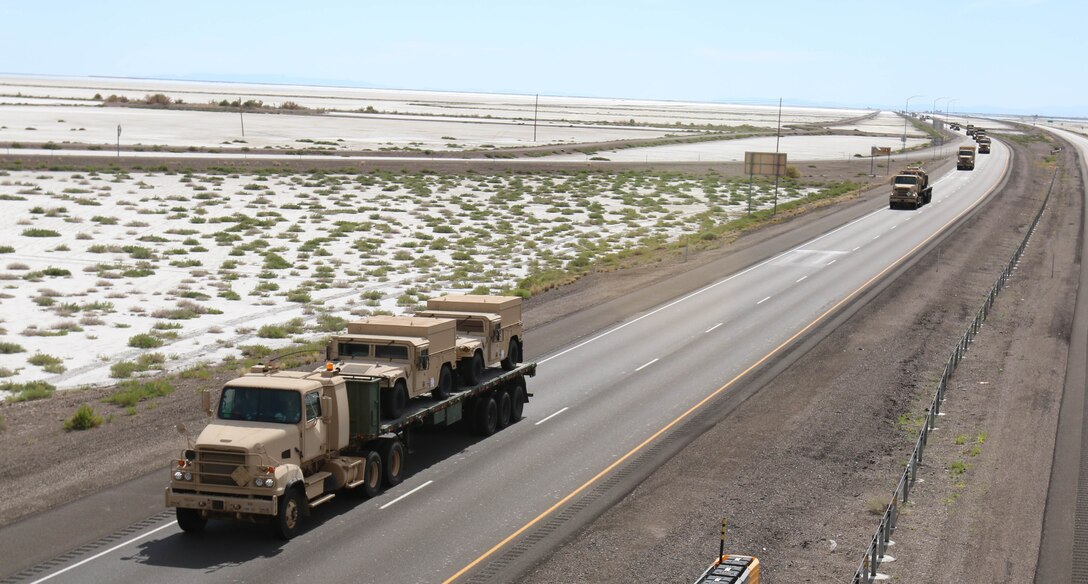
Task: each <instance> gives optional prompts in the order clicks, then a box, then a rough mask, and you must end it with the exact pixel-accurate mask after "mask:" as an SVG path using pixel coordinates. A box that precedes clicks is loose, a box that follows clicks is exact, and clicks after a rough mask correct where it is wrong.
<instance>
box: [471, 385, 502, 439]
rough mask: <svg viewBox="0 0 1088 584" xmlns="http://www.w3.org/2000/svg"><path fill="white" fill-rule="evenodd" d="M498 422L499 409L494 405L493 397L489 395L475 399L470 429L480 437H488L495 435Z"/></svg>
mask: <svg viewBox="0 0 1088 584" xmlns="http://www.w3.org/2000/svg"><path fill="white" fill-rule="evenodd" d="M498 422H499V407H498V405H497V404H496V403H495V396H493V395H491V394H490V393H487V394H484V395H482V396H480V397H479V398H477V399H476V404H475V407H473V408H472V429H473V430H475V432H476V434H478V435H480V436H490V435H492V434H494V433H495V429H496V428H497V427H498Z"/></svg>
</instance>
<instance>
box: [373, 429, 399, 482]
mask: <svg viewBox="0 0 1088 584" xmlns="http://www.w3.org/2000/svg"><path fill="white" fill-rule="evenodd" d="M378 448H379V450H380V452H381V457H382V483H384V484H385V486H386V487H395V486H397V485H399V484H400V481H401V480H402V479H403V478H404V460H405V458H406V456H405V455H406V453H405V451H404V443H403V442H401V441H400V440H398V439H396V438H389V439H386V440H383V441H382V444H381V445H380V446H379V447H378Z"/></svg>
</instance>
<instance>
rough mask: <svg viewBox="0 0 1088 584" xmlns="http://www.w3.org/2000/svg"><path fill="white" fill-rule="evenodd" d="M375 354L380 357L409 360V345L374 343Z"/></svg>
mask: <svg viewBox="0 0 1088 584" xmlns="http://www.w3.org/2000/svg"><path fill="white" fill-rule="evenodd" d="M374 356H375V357H377V358H378V359H398V360H401V361H407V360H408V347H406V346H404V345H374Z"/></svg>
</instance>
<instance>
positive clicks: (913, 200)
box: [888, 166, 933, 209]
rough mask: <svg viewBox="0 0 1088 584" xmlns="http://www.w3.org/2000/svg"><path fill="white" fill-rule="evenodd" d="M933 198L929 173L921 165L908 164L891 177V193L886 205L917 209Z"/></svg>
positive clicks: (895, 207) (896, 207)
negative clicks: (908, 165)
mask: <svg viewBox="0 0 1088 584" xmlns="http://www.w3.org/2000/svg"><path fill="white" fill-rule="evenodd" d="M932 198H933V187H932V186H930V184H929V175H928V174H926V171H924V170H922V169H921V167H917V166H910V167H907V168H904V169H903V170H901V171H899V174H897V175H895V177H894V178H892V193H891V195H890V196H889V198H888V206H889V207H890V208H892V209H898V208H900V207H904V208H907V207H909V208H911V209H917V208H919V207H921V206H922V205H925V204H926V203H929V202H930V200H932Z"/></svg>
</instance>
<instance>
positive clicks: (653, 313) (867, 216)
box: [537, 208, 884, 364]
mask: <svg viewBox="0 0 1088 584" xmlns="http://www.w3.org/2000/svg"><path fill="white" fill-rule="evenodd" d="M883 212H884V209H883V208H880V209H877V210H876V211H873V212H872V213H869V214H868V215H862V216H861V217H858V218H857V219H854V220H853V221H851V222H849V223H847V224H846V225H842V226H840V227H838V228H836V229H832V230H831V231H828V232H827V233H825V234H823V235H821V236H819V237H816V238H814V239H810V240H808V241H806V242H805V243H802V244H801V245H798V246H797V247H794V248H793V249H789V250H786V251H784V252H782V253H780V254H778V255H775V256H771V257H769V258H767V259H765V260H763V261H762V262H759V263H758V264H756V265H754V266H751V267H749V268H745V269H743V270H741V271H739V272H737V273H736V274H733V275H732V276H729V277H728V278H723V279H721V280H718V281H717V282H714V283H712V284H708V285H706V286H703V287H702V288H700V289H698V290H696V291H694V292H692V293H691V294H688V295H687V296H682V297H680V298H677V299H676V300H673V301H672V302H670V303H668V304H666V305H664V306H661V307H659V308H656V309H654V310H651V311H650V312H647V313H646V314H643V315H642V316H640V317H638V318H635V319H632V320H629V321H627V322H625V323H623V324H621V325H619V326H616V327H615V328H611V329H609V330H606V331H605V332H603V333H601V334H599V335H597V336H595V337H592V338H589V339H586V340H584V341H582V342H581V343H578V344H577V345H574V346H573V347H568V348H566V349H564V350H562V351H560V352H558V353H556V354H554V355H551V356H549V357H545V358H543V359H540V360H538V361H537V364H543V363H547V362H548V361H551V360H552V359H555V358H557V357H562V356H563V355H566V354H567V353H570V352H571V351H574V350H576V349H580V348H582V347H584V346H586V345H588V344H590V343H592V342H593V341H596V340H598V339H601V338H603V337H606V336H608V335H610V334H612V333H614V332H616V331H618V330H620V329H623V328H626V327H628V326H630V325H633V324H635V323H636V322H638V321H640V320H642V319H644V318H649V317H651V316H653V315H655V314H657V313H659V312H661V311H662V310H666V309H668V308H672V307H673V306H676V305H677V304H680V303H681V302H683V301H685V300H688V299H689V298H694V297H695V296H698V295H699V294H702V293H703V292H706V291H707V290H711V289H713V288H717V287H718V286H720V285H722V284H724V283H726V282H728V281H730V280H732V279H733V278H739V277H741V276H743V275H744V274H747V273H748V272H751V271H752V270H755V269H757V268H761V267H763V266H765V265H767V264H769V263H771V262H773V261H775V260H777V259H778V258H781V257H783V256H785V255H787V254H790V253H793V252H794V251H797V250H799V249H801V248H802V247H805V246H806V245H811V244H813V243H816V242H817V241H820V240H821V239H823V238H825V237H830V236H832V235H834V234H836V233H838V232H839V231H842V230H843V229H846V228H847V227H850V226H852V225H853V224H855V223H859V222H861V221H864V220H866V219H868V218H869V217H872V216H874V215H877V214H880V213H883Z"/></svg>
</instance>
